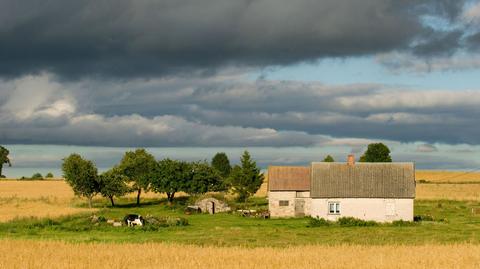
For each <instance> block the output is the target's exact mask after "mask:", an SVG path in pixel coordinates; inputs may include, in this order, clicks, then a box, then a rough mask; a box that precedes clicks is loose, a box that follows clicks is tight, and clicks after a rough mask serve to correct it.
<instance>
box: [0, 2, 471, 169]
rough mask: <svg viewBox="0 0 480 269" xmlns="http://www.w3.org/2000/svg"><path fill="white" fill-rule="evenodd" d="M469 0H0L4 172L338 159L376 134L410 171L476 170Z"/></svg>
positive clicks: (356, 151)
mask: <svg viewBox="0 0 480 269" xmlns="http://www.w3.org/2000/svg"><path fill="white" fill-rule="evenodd" d="M479 118H480V2H479V1H472V0H406V1H391V0H364V1H354V0H322V1H311V0H298V1H287V0H205V1H198V0H157V1H154V0H136V1H133V0H120V1H112V0H96V1H93V0H77V1H73V2H72V1H61V0H50V1H38V0H25V1H14V0H4V1H1V2H0V145H3V146H5V147H7V148H8V149H9V150H10V153H11V154H10V156H11V159H12V164H13V167H11V168H6V169H5V170H4V174H5V175H7V176H9V177H19V176H29V175H31V174H32V173H33V172H36V171H40V172H42V173H46V172H50V171H52V172H54V174H57V175H60V174H61V172H60V165H61V160H62V158H64V157H65V156H68V155H69V154H70V153H73V152H77V153H80V154H82V155H83V156H85V157H86V158H90V159H92V160H94V161H95V162H96V163H97V165H98V166H99V168H100V169H101V170H105V169H108V168H109V167H111V166H113V165H114V164H115V163H117V162H118V161H119V160H120V158H121V156H122V154H123V153H124V152H125V151H127V150H131V149H134V148H137V147H145V148H147V149H148V150H149V151H151V152H152V153H153V154H154V155H155V156H156V157H157V158H165V157H170V158H177V159H184V160H209V159H210V158H212V157H213V155H214V154H215V153H216V152H217V151H224V152H227V154H229V156H230V158H231V160H232V162H238V159H239V156H240V155H241V152H242V151H243V150H245V149H247V150H249V151H250V152H251V153H252V156H253V157H254V158H255V159H256V160H257V162H258V163H259V165H261V166H262V167H263V168H266V167H267V166H268V165H272V164H273V165H275V164H283V165H288V164H291V165H299V164H301V165H305V164H308V163H309V162H311V161H318V160H321V159H322V158H323V157H324V156H325V155H327V154H331V155H333V156H334V158H335V159H337V160H338V161H344V160H345V159H346V156H347V155H348V154H350V153H354V154H355V155H357V156H359V155H361V154H362V152H363V151H364V150H365V149H366V146H367V145H368V144H369V143H374V142H383V143H385V144H386V145H387V146H389V147H390V149H391V150H392V157H393V159H394V161H414V162H415V163H416V166H417V168H421V169H454V170H469V169H476V168H479V167H480V127H479V123H480V122H479V120H478V119H479Z"/></svg>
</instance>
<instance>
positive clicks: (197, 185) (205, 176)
mask: <svg viewBox="0 0 480 269" xmlns="http://www.w3.org/2000/svg"><path fill="white" fill-rule="evenodd" d="M223 190H225V185H224V184H223V180H222V177H221V176H220V172H219V171H218V170H217V169H215V168H213V167H212V166H210V165H209V164H208V163H206V162H196V163H193V164H192V180H191V181H190V184H188V189H187V190H186V191H187V192H188V193H190V194H203V193H207V192H210V191H223Z"/></svg>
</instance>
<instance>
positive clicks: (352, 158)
mask: <svg viewBox="0 0 480 269" xmlns="http://www.w3.org/2000/svg"><path fill="white" fill-rule="evenodd" d="M347 164H348V165H355V155H353V154H350V155H348V158H347Z"/></svg>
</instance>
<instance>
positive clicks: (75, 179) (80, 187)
mask: <svg viewBox="0 0 480 269" xmlns="http://www.w3.org/2000/svg"><path fill="white" fill-rule="evenodd" d="M62 170H63V176H64V177H65V181H67V183H68V184H69V185H70V186H71V187H72V189H73V192H74V193H75V195H78V196H84V197H86V198H87V199H88V206H89V207H92V199H93V196H95V195H96V194H97V193H98V192H99V184H98V180H97V177H98V176H97V167H95V164H94V163H93V162H92V161H89V160H85V159H83V158H82V157H81V156H80V155H78V154H71V155H70V156H68V157H67V158H65V159H64V160H63V164H62Z"/></svg>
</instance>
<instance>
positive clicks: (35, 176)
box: [32, 173, 43, 179]
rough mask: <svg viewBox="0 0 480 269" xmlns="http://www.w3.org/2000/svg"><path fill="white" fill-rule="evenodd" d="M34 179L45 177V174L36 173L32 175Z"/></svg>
mask: <svg viewBox="0 0 480 269" xmlns="http://www.w3.org/2000/svg"><path fill="white" fill-rule="evenodd" d="M32 179H43V176H42V174H40V173H35V174H33V175H32Z"/></svg>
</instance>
